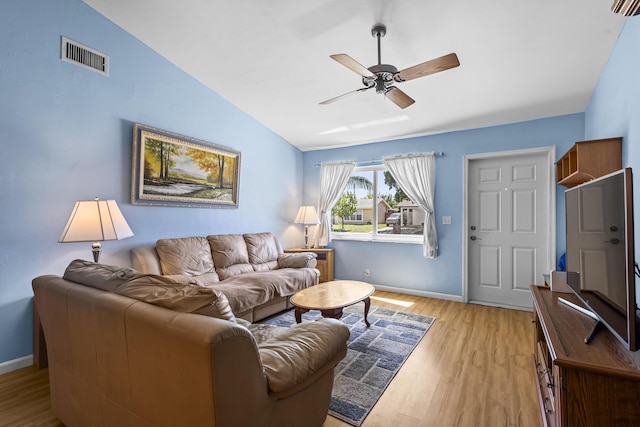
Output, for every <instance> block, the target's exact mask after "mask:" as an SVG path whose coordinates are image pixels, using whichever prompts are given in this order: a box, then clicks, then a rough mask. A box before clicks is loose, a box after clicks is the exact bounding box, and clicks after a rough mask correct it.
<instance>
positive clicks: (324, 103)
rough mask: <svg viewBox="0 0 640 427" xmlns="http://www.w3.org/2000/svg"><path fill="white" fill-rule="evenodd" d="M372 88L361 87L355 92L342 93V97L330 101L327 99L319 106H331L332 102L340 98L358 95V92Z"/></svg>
mask: <svg viewBox="0 0 640 427" xmlns="http://www.w3.org/2000/svg"><path fill="white" fill-rule="evenodd" d="M372 87H373V86H369V87H363V88H360V89H356V90H352V91H351V92H347V93H343V94H342V95H338V96H336V97H334V98H331V99H327V100H326V101H322V102H321V103H320V105H327V104H331V103H333V102H336V101H339V100H341V99H342V98H346V97H347V96H350V95H353V94H354V93H358V92H364V91H365V90H368V89H371V88H372Z"/></svg>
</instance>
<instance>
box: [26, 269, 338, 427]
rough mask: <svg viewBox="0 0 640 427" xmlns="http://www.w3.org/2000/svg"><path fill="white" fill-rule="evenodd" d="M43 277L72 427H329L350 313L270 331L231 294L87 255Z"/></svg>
mask: <svg viewBox="0 0 640 427" xmlns="http://www.w3.org/2000/svg"><path fill="white" fill-rule="evenodd" d="M32 285H33V291H34V296H35V297H34V304H35V308H36V309H37V310H38V313H39V317H40V320H41V322H42V328H43V330H44V335H45V339H46V344H47V350H48V362H49V379H50V387H51V407H52V411H53V413H54V414H55V415H56V416H57V417H58V418H59V419H60V420H61V421H62V422H63V423H64V424H65V425H66V426H68V427H74V426H79V427H85V426H105V427H107V426H190V427H195V426H221V427H225V426H229V427H237V426H255V427H262V426H320V425H322V423H323V422H324V420H325V418H326V415H327V411H328V407H329V401H330V398H331V390H332V387H333V375H334V373H333V370H334V367H335V365H336V364H337V363H338V362H339V361H340V360H341V359H342V358H344V356H345V355H346V351H347V350H346V341H347V339H348V336H349V330H348V329H347V327H346V326H345V325H344V324H342V323H341V322H340V321H336V320H334V319H322V320H320V321H317V322H304V323H301V324H298V325H296V326H294V327H291V328H276V327H271V329H268V330H266V331H265V329H264V328H268V327H266V326H264V325H250V324H249V323H248V322H246V321H242V320H240V319H235V318H234V316H233V313H231V311H230V310H229V309H228V308H229V306H228V303H227V301H226V299H225V297H224V294H222V293H219V292H216V291H214V290H211V289H209V288H204V287H200V286H197V285H192V284H187V285H185V284H180V283H178V282H175V281H173V280H171V279H167V278H166V277H161V276H153V275H141V274H139V273H138V272H136V271H135V270H133V269H122V268H119V267H110V266H102V265H100V264H95V263H89V262H86V261H75V262H74V263H72V264H71V265H70V266H69V267H68V268H67V271H66V272H65V275H64V277H59V276H54V275H46V276H40V277H37V278H35V279H34V280H33V283H32ZM127 295H129V296H127ZM145 301H148V302H145ZM167 307H171V308H173V309H170V308H167ZM196 313H202V314H196ZM203 314H207V315H203ZM211 316H215V317H211ZM253 327H255V328H257V329H255V330H253V333H252V330H251V328H253Z"/></svg>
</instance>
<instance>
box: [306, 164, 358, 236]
mask: <svg viewBox="0 0 640 427" xmlns="http://www.w3.org/2000/svg"><path fill="white" fill-rule="evenodd" d="M355 167H356V164H355V163H354V162H336V163H322V164H321V165H320V201H319V202H318V212H320V225H318V227H316V232H315V233H314V234H315V235H314V239H313V241H314V246H320V247H322V246H327V243H329V242H330V241H331V209H332V208H333V206H335V204H336V203H337V202H338V199H340V196H341V195H342V192H343V191H344V189H345V187H346V186H347V182H348V181H349V178H351V174H352V173H353V170H354V169H355Z"/></svg>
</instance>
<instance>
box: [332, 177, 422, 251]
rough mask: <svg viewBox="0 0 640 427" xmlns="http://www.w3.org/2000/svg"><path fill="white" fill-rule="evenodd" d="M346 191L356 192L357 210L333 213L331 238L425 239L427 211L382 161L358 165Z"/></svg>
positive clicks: (418, 241)
mask: <svg viewBox="0 0 640 427" xmlns="http://www.w3.org/2000/svg"><path fill="white" fill-rule="evenodd" d="M385 172H386V175H387V176H386V180H385ZM344 193H352V194H354V195H355V198H356V200H357V206H356V211H355V212H354V213H353V214H351V215H349V216H346V217H344V218H340V217H339V216H337V215H335V213H334V216H333V227H332V231H331V238H332V239H338V240H340V239H342V240H364V241H374V240H375V241H391V242H403V243H422V238H423V237H422V232H423V229H424V224H423V221H424V217H425V212H424V210H423V209H422V208H420V207H419V206H418V205H417V204H415V203H414V202H413V201H411V200H408V199H407V198H406V195H405V194H404V192H403V191H402V189H401V188H400V187H399V186H398V185H397V184H396V183H395V181H394V180H393V178H392V177H391V176H390V174H389V173H388V171H387V169H386V168H385V167H384V166H383V165H379V166H368V167H358V168H356V169H355V170H354V172H353V175H352V177H351V180H350V181H349V183H348V184H347V187H346V188H345V190H344ZM374 194H376V195H377V197H376V198H375V201H374V197H373V195H374ZM393 214H396V215H393ZM392 215H393V216H392ZM400 218H402V220H400ZM388 219H389V221H388ZM343 223H344V228H343Z"/></svg>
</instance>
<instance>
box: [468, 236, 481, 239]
mask: <svg viewBox="0 0 640 427" xmlns="http://www.w3.org/2000/svg"><path fill="white" fill-rule="evenodd" d="M469 238H470V239H471V240H482V239H481V238H479V237H476V236H471V237H469Z"/></svg>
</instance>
